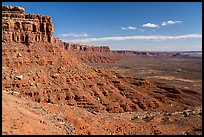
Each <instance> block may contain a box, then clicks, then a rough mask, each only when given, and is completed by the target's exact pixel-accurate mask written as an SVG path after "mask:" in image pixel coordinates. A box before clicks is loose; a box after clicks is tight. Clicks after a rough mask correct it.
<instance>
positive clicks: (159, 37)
mask: <svg viewBox="0 0 204 137" xmlns="http://www.w3.org/2000/svg"><path fill="white" fill-rule="evenodd" d="M194 38H202V34H185V35H176V36H168V35H149V36H120V37H102V38H85V39H76V40H67V41H66V42H71V43H88V42H96V41H123V40H154V41H162V40H176V39H194Z"/></svg>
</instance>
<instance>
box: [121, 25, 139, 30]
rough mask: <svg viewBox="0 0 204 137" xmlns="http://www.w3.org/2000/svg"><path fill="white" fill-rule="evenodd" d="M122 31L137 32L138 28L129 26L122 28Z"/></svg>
mask: <svg viewBox="0 0 204 137" xmlns="http://www.w3.org/2000/svg"><path fill="white" fill-rule="evenodd" d="M121 29H122V30H136V29H137V28H136V27H133V26H128V27H127V28H125V27H122V28H121Z"/></svg>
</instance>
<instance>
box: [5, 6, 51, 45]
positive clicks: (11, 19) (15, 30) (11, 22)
mask: <svg viewBox="0 0 204 137" xmlns="http://www.w3.org/2000/svg"><path fill="white" fill-rule="evenodd" d="M53 32H54V25H53V24H52V18H51V17H50V16H42V15H37V14H26V13H25V10H24V8H21V7H17V6H2V42H7V43H13V42H14V43H24V44H27V45H29V44H31V43H35V42H49V43H53V42H54V37H53Z"/></svg>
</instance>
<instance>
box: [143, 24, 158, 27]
mask: <svg viewBox="0 0 204 137" xmlns="http://www.w3.org/2000/svg"><path fill="white" fill-rule="evenodd" d="M142 26H143V27H150V28H156V27H159V25H157V24H153V23H146V24H143V25H142Z"/></svg>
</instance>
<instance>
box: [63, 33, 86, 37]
mask: <svg viewBox="0 0 204 137" xmlns="http://www.w3.org/2000/svg"><path fill="white" fill-rule="evenodd" d="M60 36H61V37H87V36H88V34H87V33H80V34H75V33H68V34H60Z"/></svg>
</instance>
